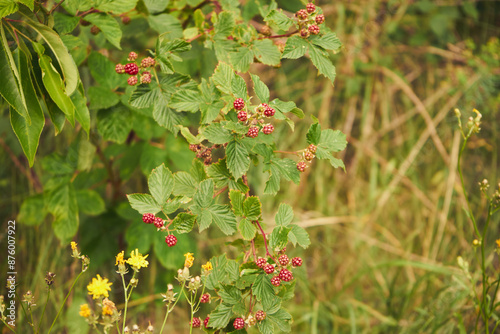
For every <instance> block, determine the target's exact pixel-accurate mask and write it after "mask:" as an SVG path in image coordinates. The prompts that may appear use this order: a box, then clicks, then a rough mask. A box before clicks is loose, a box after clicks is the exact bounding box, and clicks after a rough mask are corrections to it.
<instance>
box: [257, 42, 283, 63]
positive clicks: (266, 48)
mask: <svg viewBox="0 0 500 334" xmlns="http://www.w3.org/2000/svg"><path fill="white" fill-rule="evenodd" d="M252 50H253V52H254V53H255V57H256V58H257V59H258V60H259V61H260V62H261V63H263V64H266V65H271V66H277V65H279V64H280V59H281V53H280V51H279V50H278V47H277V46H276V45H274V43H273V42H272V41H271V40H270V39H260V40H256V41H255V42H254V43H253V46H252Z"/></svg>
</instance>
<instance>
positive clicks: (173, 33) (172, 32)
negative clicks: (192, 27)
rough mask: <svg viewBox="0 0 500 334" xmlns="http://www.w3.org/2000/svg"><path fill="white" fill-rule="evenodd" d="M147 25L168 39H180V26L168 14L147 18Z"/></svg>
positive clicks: (173, 17)
mask: <svg viewBox="0 0 500 334" xmlns="http://www.w3.org/2000/svg"><path fill="white" fill-rule="evenodd" d="M148 21H149V25H150V26H151V28H153V29H154V30H156V31H158V32H159V33H160V34H164V35H163V36H164V37H165V38H168V39H175V38H182V26H181V23H180V22H179V20H178V19H177V18H176V17H175V16H172V15H170V14H159V15H150V16H148Z"/></svg>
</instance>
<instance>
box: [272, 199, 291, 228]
mask: <svg viewBox="0 0 500 334" xmlns="http://www.w3.org/2000/svg"><path fill="white" fill-rule="evenodd" d="M274 220H275V221H276V225H278V226H288V225H289V224H290V223H291V222H292V220H293V209H292V207H291V206H290V205H288V204H285V203H281V204H280V207H279V208H278V213H277V214H276V216H275V217H274Z"/></svg>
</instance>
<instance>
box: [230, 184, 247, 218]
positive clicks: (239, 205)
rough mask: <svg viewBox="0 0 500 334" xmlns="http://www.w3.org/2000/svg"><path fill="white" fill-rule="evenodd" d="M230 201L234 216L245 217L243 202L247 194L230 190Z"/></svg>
mask: <svg viewBox="0 0 500 334" xmlns="http://www.w3.org/2000/svg"><path fill="white" fill-rule="evenodd" d="M229 200H230V202H231V207H232V208H233V212H234V214H235V215H237V216H243V202H244V200H245V194H243V193H242V192H241V191H238V190H230V191H229Z"/></svg>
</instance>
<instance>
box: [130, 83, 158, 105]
mask: <svg viewBox="0 0 500 334" xmlns="http://www.w3.org/2000/svg"><path fill="white" fill-rule="evenodd" d="M160 95H161V89H160V88H158V87H155V88H154V89H151V85H146V84H144V85H139V86H137V87H136V88H135V90H134V91H133V92H132V95H131V96H130V99H129V101H128V102H129V103H130V105H131V106H132V107H134V108H139V109H144V108H148V107H150V106H152V105H154V104H155V102H156V100H158V97H159V96H160Z"/></svg>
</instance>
